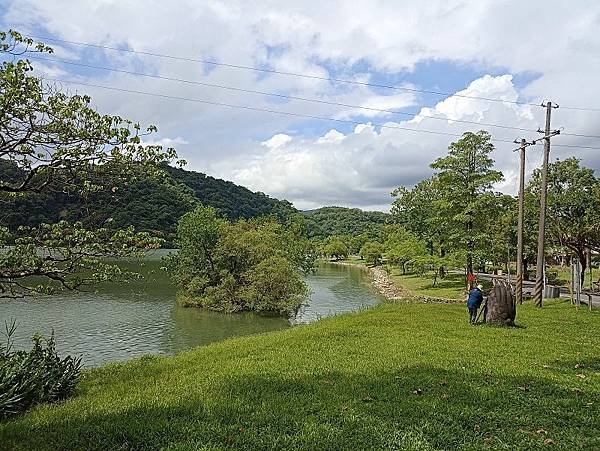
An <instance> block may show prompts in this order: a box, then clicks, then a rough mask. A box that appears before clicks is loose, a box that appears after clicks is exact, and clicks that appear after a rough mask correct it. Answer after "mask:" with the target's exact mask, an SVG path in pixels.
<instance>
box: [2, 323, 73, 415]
mask: <svg viewBox="0 0 600 451" xmlns="http://www.w3.org/2000/svg"><path fill="white" fill-rule="evenodd" d="M14 331H15V323H14V322H13V323H12V324H11V325H10V326H9V325H6V337H7V340H6V344H4V345H2V346H0V419H4V418H7V417H10V416H12V415H15V414H18V413H21V412H24V411H25V410H27V409H29V408H31V407H33V406H34V405H36V404H41V403H52V402H58V401H61V400H63V399H66V398H68V397H69V396H71V395H72V394H73V393H74V391H75V386H76V384H77V381H78V380H79V376H80V373H81V366H82V365H81V358H73V357H71V356H67V357H65V358H64V359H61V358H60V357H59V356H58V355H57V354H56V348H55V341H54V333H52V335H51V336H50V338H48V339H44V338H43V337H42V336H41V335H35V336H34V337H33V348H32V349H31V350H30V351H13V349H12V342H11V336H12V335H13V333H14Z"/></svg>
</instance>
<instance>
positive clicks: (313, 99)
mask: <svg viewBox="0 0 600 451" xmlns="http://www.w3.org/2000/svg"><path fill="white" fill-rule="evenodd" d="M30 58H31V59H35V60H41V61H49V62H54V63H61V64H69V65H73V66H78V67H86V68H89V69H99V70H104V71H109V72H117V73H122V74H128V75H135V76H141V77H147V78H155V79H159V80H166V81H174V82H179V83H186V84H192V85H198V86H205V87H209V88H218V89H224V90H229V91H236V92H244V93H250V94H258V95H264V96H270V97H278V98H284V99H290V100H298V101H302V102H311V103H320V104H324V105H332V106H341V107H346V108H355V109H361V110H367V111H376V112H380V113H388V114H397V115H403V116H409V117H415V116H418V115H419V114H420V113H414V112H407V111H397V110H389V109H384V108H374V107H368V106H361V105H352V104H348V103H342V102H332V101H329V100H323V99H315V98H307V97H299V96H293V95H288V94H280V93H275V92H267V91H259V90H255V89H248V88H240V87H236V86H228V85H221V84H216V83H208V82H202V81H198V80H189V79H184V78H174V77H167V76H163V75H156V74H148V73H145V72H137V71H131V70H126V69H117V68H112V67H105V66H96V65H93V64H87V63H79V62H76V61H69V60H62V59H56V58H45V57H39V56H31V57H30ZM423 119H434V120H441V121H444V122H459V123H464V124H471V125H479V126H486V127H495V128H502V129H506V130H518V131H524V132H533V133H535V132H536V131H537V130H534V129H530V128H523V127H514V126H509V125H500V124H492V123H489V122H477V121H469V120H463V119H449V118H444V117H436V116H423ZM577 136H582V135H577Z"/></svg>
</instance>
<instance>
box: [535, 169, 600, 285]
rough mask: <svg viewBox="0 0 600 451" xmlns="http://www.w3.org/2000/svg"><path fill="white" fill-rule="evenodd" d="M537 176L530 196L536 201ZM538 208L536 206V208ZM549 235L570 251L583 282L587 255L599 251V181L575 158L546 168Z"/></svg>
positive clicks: (591, 171)
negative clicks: (589, 251) (579, 265)
mask: <svg viewBox="0 0 600 451" xmlns="http://www.w3.org/2000/svg"><path fill="white" fill-rule="evenodd" d="M540 176H541V174H540V172H539V170H536V171H534V175H533V177H532V179H531V181H530V183H529V186H528V191H529V193H530V195H532V196H534V197H535V198H538V199H539V197H538V195H539V186H540V182H539V180H540ZM538 208H539V206H538ZM547 218H548V231H549V238H550V240H551V241H552V243H553V244H554V245H555V246H562V247H566V248H568V249H570V250H571V251H572V252H573V253H574V254H575V255H576V256H577V258H578V259H579V262H580V263H581V267H582V271H581V283H582V285H583V282H584V280H585V270H586V268H587V263H588V261H587V252H588V250H591V251H600V178H598V177H596V176H595V174H594V170H593V169H590V168H586V167H582V166H581V165H580V160H579V159H577V158H568V159H566V160H563V161H560V160H557V161H556V162H554V163H551V164H549V165H548V215H547Z"/></svg>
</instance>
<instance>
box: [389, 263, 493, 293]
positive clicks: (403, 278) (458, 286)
mask: <svg viewBox="0 0 600 451" xmlns="http://www.w3.org/2000/svg"><path fill="white" fill-rule="evenodd" d="M390 277H391V279H392V280H393V281H394V283H395V284H397V285H400V286H402V287H405V288H408V289H409V290H410V291H412V292H413V293H414V294H416V295H421V296H433V297H440V298H447V299H464V298H465V296H466V294H465V276H464V275H463V274H446V277H444V278H443V279H440V278H439V277H438V279H437V281H436V283H435V285H433V275H431V274H426V275H418V274H402V270H401V269H400V268H395V267H394V268H392V269H391V272H390ZM484 284H485V281H484Z"/></svg>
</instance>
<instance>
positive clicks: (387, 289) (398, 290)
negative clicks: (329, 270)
mask: <svg viewBox="0 0 600 451" xmlns="http://www.w3.org/2000/svg"><path fill="white" fill-rule="evenodd" d="M323 261H325V262H327V263H332V264H334V265H346V266H354V267H356V268H363V269H365V270H366V271H367V272H368V273H369V276H370V277H371V285H372V286H373V287H374V288H375V290H376V291H377V292H378V293H379V294H380V295H381V296H383V297H384V298H386V299H387V300H388V301H392V302H397V301H405V302H410V301H416V302H423V303H430V304H460V303H463V302H464V301H463V300H461V299H450V298H442V297H437V296H426V295H420V294H416V293H414V292H413V291H411V290H409V289H408V288H406V287H403V286H399V285H397V284H396V283H395V282H394V281H393V280H392V279H391V278H390V276H389V274H388V273H387V271H386V270H385V269H384V268H383V267H382V266H367V265H362V264H358V263H352V262H348V261H334V260H323Z"/></svg>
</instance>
